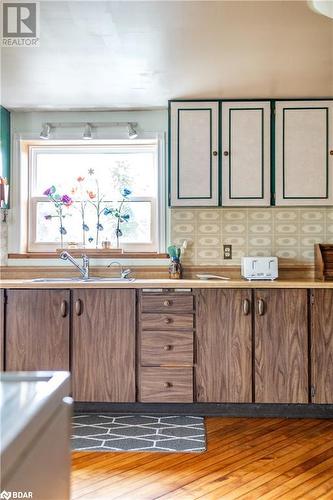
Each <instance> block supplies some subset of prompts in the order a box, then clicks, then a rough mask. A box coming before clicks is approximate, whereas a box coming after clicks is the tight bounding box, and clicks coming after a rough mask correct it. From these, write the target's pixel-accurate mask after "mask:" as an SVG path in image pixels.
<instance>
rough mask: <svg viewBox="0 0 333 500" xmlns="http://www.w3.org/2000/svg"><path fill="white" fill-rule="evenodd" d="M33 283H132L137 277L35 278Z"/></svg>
mask: <svg viewBox="0 0 333 500" xmlns="http://www.w3.org/2000/svg"><path fill="white" fill-rule="evenodd" d="M29 281H32V282H33V283H91V282H96V281H103V282H109V283H132V282H133V281H135V278H99V277H96V278H94V277H93V276H92V277H91V278H88V279H87V280H84V279H82V278H34V279H32V280H29Z"/></svg>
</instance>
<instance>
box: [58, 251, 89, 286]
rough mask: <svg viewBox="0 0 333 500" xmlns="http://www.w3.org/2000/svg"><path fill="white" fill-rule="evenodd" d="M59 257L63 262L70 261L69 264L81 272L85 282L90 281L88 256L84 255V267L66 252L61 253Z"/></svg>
mask: <svg viewBox="0 0 333 500" xmlns="http://www.w3.org/2000/svg"><path fill="white" fill-rule="evenodd" d="M59 257H60V259H62V260H69V262H70V263H71V264H73V266H75V267H76V268H77V269H78V270H79V271H80V274H81V276H82V278H83V279H84V280H87V279H89V258H88V257H87V256H86V255H82V266H81V265H80V264H79V263H78V262H77V261H76V260H75V259H74V257H72V255H71V254H70V253H68V252H66V251H64V252H61V254H60V256H59Z"/></svg>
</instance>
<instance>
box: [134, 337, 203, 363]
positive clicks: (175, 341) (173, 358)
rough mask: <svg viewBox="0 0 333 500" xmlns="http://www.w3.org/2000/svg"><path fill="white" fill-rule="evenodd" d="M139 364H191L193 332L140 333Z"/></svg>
mask: <svg viewBox="0 0 333 500" xmlns="http://www.w3.org/2000/svg"><path fill="white" fill-rule="evenodd" d="M141 364H142V365H143V366H156V365H190V366H192V365H193V332H162V331H160V332H151V331H143V332H142V333H141Z"/></svg>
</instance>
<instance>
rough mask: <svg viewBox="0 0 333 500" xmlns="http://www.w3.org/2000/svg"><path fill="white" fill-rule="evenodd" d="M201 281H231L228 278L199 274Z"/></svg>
mask: <svg viewBox="0 0 333 500" xmlns="http://www.w3.org/2000/svg"><path fill="white" fill-rule="evenodd" d="M197 278H199V280H230V278H227V277H226V276H217V275H215V274H197Z"/></svg>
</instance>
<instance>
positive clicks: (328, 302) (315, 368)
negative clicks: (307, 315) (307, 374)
mask: <svg viewBox="0 0 333 500" xmlns="http://www.w3.org/2000/svg"><path fill="white" fill-rule="evenodd" d="M311 402H312V403H319V404H326V403H330V404H332V403H333V290H312V292H311Z"/></svg>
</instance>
